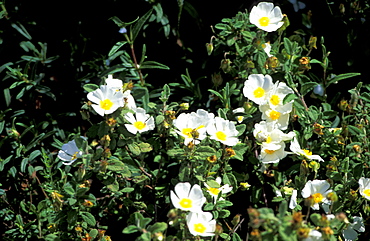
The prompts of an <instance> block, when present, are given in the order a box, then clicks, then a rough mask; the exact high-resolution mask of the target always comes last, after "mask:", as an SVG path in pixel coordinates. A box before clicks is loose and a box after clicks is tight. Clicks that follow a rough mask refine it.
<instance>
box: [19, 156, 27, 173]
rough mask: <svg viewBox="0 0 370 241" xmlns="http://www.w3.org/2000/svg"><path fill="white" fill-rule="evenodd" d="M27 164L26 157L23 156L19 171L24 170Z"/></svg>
mask: <svg viewBox="0 0 370 241" xmlns="http://www.w3.org/2000/svg"><path fill="white" fill-rule="evenodd" d="M27 164H28V158H23V160H22V162H21V172H25V171H26V167H27Z"/></svg>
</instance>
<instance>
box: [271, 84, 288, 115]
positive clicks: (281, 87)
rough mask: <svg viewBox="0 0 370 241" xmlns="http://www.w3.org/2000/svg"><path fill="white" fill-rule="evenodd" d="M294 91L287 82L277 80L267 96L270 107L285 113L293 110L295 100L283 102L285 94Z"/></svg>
mask: <svg viewBox="0 0 370 241" xmlns="http://www.w3.org/2000/svg"><path fill="white" fill-rule="evenodd" d="M293 93H294V92H293V90H292V89H291V88H290V87H288V86H287V85H286V84H285V83H283V82H279V81H277V82H276V83H275V85H274V88H273V89H272V90H271V91H270V92H269V95H268V97H267V100H268V104H269V106H270V108H271V109H273V110H276V111H278V112H280V113H283V114H286V113H290V112H291V111H292V107H293V102H292V101H291V102H289V103H286V104H283V100H284V98H285V96H287V95H288V94H293Z"/></svg>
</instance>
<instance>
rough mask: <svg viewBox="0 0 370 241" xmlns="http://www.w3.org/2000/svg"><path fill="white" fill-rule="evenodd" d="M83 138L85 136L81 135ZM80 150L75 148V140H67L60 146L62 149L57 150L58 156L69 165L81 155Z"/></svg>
mask: <svg viewBox="0 0 370 241" xmlns="http://www.w3.org/2000/svg"><path fill="white" fill-rule="evenodd" d="M82 138H84V139H85V137H82ZM82 154H83V153H82V151H80V150H79V149H78V148H77V145H76V142H75V140H72V141H69V142H68V143H66V144H64V145H63V146H62V149H61V150H59V152H58V158H59V159H61V160H63V161H65V162H63V164H64V165H68V166H69V165H71V164H72V163H74V162H75V161H76V160H77V158H80V157H81V156H82Z"/></svg>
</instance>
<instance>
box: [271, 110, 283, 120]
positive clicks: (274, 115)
mask: <svg viewBox="0 0 370 241" xmlns="http://www.w3.org/2000/svg"><path fill="white" fill-rule="evenodd" d="M269 116H270V118H271V119H272V120H277V119H279V118H280V113H279V112H277V111H275V110H272V111H270V114H269Z"/></svg>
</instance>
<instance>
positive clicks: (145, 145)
mask: <svg viewBox="0 0 370 241" xmlns="http://www.w3.org/2000/svg"><path fill="white" fill-rule="evenodd" d="M139 148H140V151H141V152H150V151H152V150H153V148H152V146H151V145H150V144H149V143H145V142H141V143H139Z"/></svg>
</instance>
